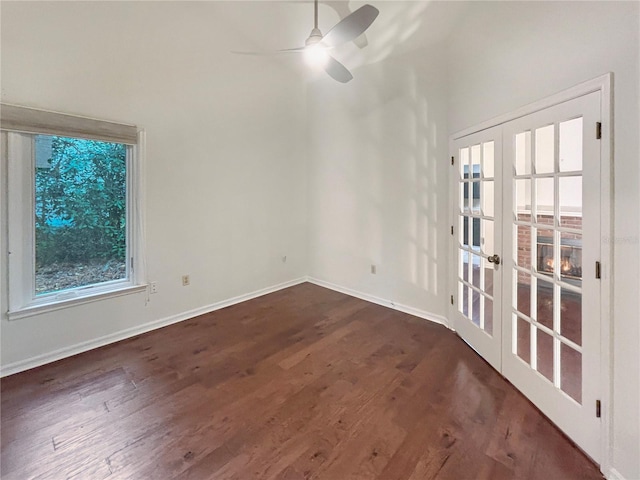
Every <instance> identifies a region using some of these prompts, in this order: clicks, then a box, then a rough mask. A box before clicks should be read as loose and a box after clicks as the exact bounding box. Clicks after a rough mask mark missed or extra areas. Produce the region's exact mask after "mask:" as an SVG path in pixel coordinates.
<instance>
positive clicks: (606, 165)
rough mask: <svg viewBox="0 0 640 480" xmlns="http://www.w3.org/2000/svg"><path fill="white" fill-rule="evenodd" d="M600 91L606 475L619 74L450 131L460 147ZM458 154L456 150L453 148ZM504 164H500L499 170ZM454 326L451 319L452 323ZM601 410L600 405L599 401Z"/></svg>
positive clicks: (606, 463)
mask: <svg viewBox="0 0 640 480" xmlns="http://www.w3.org/2000/svg"><path fill="white" fill-rule="evenodd" d="M592 92H600V99H601V104H600V118H601V119H602V138H601V142H600V159H601V160H600V161H601V166H602V169H601V172H602V175H601V183H600V205H601V209H602V210H601V212H602V213H601V221H600V223H601V224H600V230H601V235H602V237H601V241H600V259H601V260H600V261H601V265H602V269H601V280H600V295H601V304H600V322H601V323H600V352H601V358H600V365H601V378H600V392H601V397H602V398H601V401H602V417H601V427H600V429H601V436H600V438H601V442H600V443H601V455H600V458H601V459H602V461H601V465H600V469H601V471H602V472H603V473H604V474H605V475H606V476H609V473H610V472H611V470H612V460H613V459H612V454H613V452H612V448H611V440H612V437H613V435H612V423H611V419H612V418H613V411H612V410H613V403H612V391H613V387H612V381H613V372H612V366H613V362H612V355H613V347H612V340H613V320H612V319H613V312H612V304H611V298H612V292H613V287H614V285H613V275H612V270H613V242H612V241H610V239H611V238H613V236H612V235H613V231H614V224H613V219H614V215H613V197H612V182H613V162H612V159H613V111H612V108H613V73H607V74H604V75H601V76H599V77H597V78H594V79H593V80H589V81H587V82H584V83H581V84H579V85H576V86H575V87H571V88H569V89H567V90H564V91H562V92H559V93H557V94H555V95H552V96H550V97H547V98H544V99H542V100H539V101H537V102H533V103H530V104H529V105H525V106H523V107H521V108H518V109H517V110H515V111H513V112H510V113H506V114H504V115H500V116H498V117H495V118H493V119H491V120H487V121H486V122H482V123H480V124H479V125H476V126H473V127H469V128H466V129H464V130H461V131H459V132H456V133H454V134H453V135H450V136H449V152H454V147H453V145H454V143H455V140H457V139H459V138H461V137H465V136H467V135H471V134H473V133H476V132H479V131H482V130H486V129H487V128H492V127H496V126H498V125H502V124H503V123H506V122H510V121H512V120H515V119H517V118H520V117H523V116H525V115H529V114H531V113H535V112H537V111H540V110H544V109H546V108H549V107H552V106H554V105H558V104H560V103H563V102H566V101H569V100H573V99H574V98H577V97H581V96H583V95H586V94H589V93H592ZM450 154H451V155H453V154H454V153H450ZM456 168H457V167H452V168H451V169H450V176H449V212H450V224H451V225H452V228H453V225H455V221H454V220H455V219H454V218H453V217H454V214H453V212H454V206H455V203H454V202H455V200H456V196H455V192H453V189H452V188H451V185H453V183H454V178H455V175H456V173H457V170H456ZM497 168H499V167H498V166H497V165H496V169H497ZM455 238H456V237H455V236H452V241H451V242H450V244H449V258H450V259H451V261H450V262H449V263H450V269H449V291H450V292H451V295H453V298H454V300H455V298H456V294H457V289H456V283H455V282H456V278H457V272H456V270H455V266H454V263H455V262H453V259H455V258H456V257H455V253H456V252H455V241H454V240H455ZM456 305H457V302H455V301H454V302H453V304H451V305H449V315H448V318H449V319H453V318H454V315H455V312H456ZM449 323H450V326H451V321H450V322H449ZM594 409H595V405H594Z"/></svg>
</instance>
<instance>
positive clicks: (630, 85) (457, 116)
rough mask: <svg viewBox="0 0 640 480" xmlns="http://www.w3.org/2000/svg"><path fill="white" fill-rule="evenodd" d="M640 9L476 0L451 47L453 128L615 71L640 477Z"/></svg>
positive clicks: (622, 456) (618, 257)
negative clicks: (639, 214)
mask: <svg viewBox="0 0 640 480" xmlns="http://www.w3.org/2000/svg"><path fill="white" fill-rule="evenodd" d="M639 16H640V4H639V3H637V2H625V3H618V2H584V3H583V2H495V3H490V2H478V3H477V4H476V3H472V4H471V5H470V7H469V9H468V10H467V12H466V17H465V18H464V20H463V21H461V22H460V24H459V25H458V26H457V28H456V31H455V34H453V35H452V36H451V37H450V38H451V42H450V49H449V87H450V91H449V108H448V112H449V131H450V132H452V133H453V132H455V131H459V130H461V129H463V128H466V127H469V126H472V125H474V124H477V123H480V122H482V121H484V120H488V119H490V118H492V117H495V116H497V115H499V114H503V113H507V112H509V111H511V110H514V109H516V108H517V107H520V106H522V105H525V104H527V103H530V102H533V101H535V100H538V99H541V98H544V97H546V96H549V95H551V94H554V93H557V92H559V91H561V90H563V89H566V88H569V87H571V86H573V85H576V84H578V83H580V82H583V81H586V80H589V79H592V78H595V77H597V76H599V75H602V74H604V73H606V72H609V71H611V72H614V92H615V103H614V112H615V119H614V122H615V158H614V164H615V185H614V191H615V196H614V204H615V212H614V221H615V232H614V239H613V247H614V250H615V259H614V266H613V267H614V277H613V279H614V285H615V292H614V295H613V310H614V312H613V324H614V340H613V352H614V358H613V363H614V369H615V374H614V385H613V387H614V388H613V395H614V418H613V432H614V435H613V444H614V445H613V446H614V451H613V466H614V468H616V469H617V471H618V472H619V473H620V474H622V475H623V476H624V477H625V478H628V479H631V478H633V479H637V478H640V464H639V463H638V462H639V458H640V434H639V431H638V430H639V425H640V419H639V414H640V411H639V410H640V409H639V405H640V395H639V386H638V375H637V373H636V372H637V371H638V369H639V367H640V357H639V354H638V347H639V345H640V338H639V328H638V324H639V322H638V304H637V300H636V299H637V296H638V291H639V290H640V285H639V283H638V275H637V272H638V261H639V253H640V247H639V243H638V235H639V232H638V223H637V221H636V218H635V214H632V212H636V211H637V210H638V207H639V206H640V198H639V196H638V190H639V189H638V177H639V172H638V158H639V149H638V132H639V128H640V125H639V121H638V115H639V111H640V108H639V103H638V100H639V92H638V85H639V83H640V77H639V74H638V64H639V61H638V55H639V51H638V42H639V38H638V31H639V28H640V24H639ZM605 128H606V127H605ZM629 214H632V215H634V219H633V221H630V220H629Z"/></svg>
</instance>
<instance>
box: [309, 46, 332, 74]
mask: <svg viewBox="0 0 640 480" xmlns="http://www.w3.org/2000/svg"><path fill="white" fill-rule="evenodd" d="M304 60H305V62H306V63H307V65H309V66H310V67H314V68H324V67H325V66H326V65H327V62H328V61H329V52H327V49H326V48H325V47H324V46H323V45H321V44H319V43H313V44H311V45H307V46H306V47H305V48H304Z"/></svg>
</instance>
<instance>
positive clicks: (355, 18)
mask: <svg viewBox="0 0 640 480" xmlns="http://www.w3.org/2000/svg"><path fill="white" fill-rule="evenodd" d="M378 13H380V11H379V10H378V9H377V8H376V7H374V6H372V5H369V4H367V5H363V6H362V7H360V8H359V9H357V10H356V11H355V12H353V13H352V14H351V15H349V16H347V17H345V18H343V19H342V20H340V21H339V22H338V23H337V24H336V25H335V26H334V27H333V28H332V29H331V30H329V31H328V32H327V34H326V35H325V36H324V37H322V43H324V44H325V45H326V46H327V47H337V46H338V45H342V44H343V43H347V42H350V41H351V40H355V39H356V38H358V37H359V36H360V35H362V33H363V32H364V31H365V30H366V29H367V28H369V26H370V25H371V24H372V23H373V21H374V20H375V19H376V17H377V16H378Z"/></svg>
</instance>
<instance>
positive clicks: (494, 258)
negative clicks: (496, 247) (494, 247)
mask: <svg viewBox="0 0 640 480" xmlns="http://www.w3.org/2000/svg"><path fill="white" fill-rule="evenodd" d="M487 260H489V263H495V264H496V265H500V255H498V254H497V253H496V254H495V255H491V256H490V257H489V258H487Z"/></svg>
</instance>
